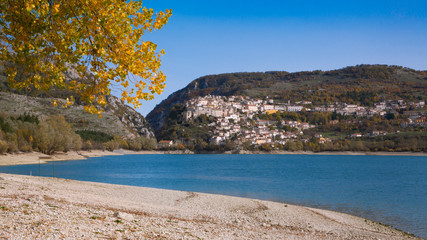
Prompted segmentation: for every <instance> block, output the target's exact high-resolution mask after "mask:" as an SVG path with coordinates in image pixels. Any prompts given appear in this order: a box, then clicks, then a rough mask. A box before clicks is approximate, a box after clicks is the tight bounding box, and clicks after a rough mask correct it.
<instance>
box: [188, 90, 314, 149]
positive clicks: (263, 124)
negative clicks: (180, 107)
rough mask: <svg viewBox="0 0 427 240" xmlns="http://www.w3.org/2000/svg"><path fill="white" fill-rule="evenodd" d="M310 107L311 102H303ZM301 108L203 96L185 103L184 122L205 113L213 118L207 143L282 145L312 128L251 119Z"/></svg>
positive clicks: (266, 101)
mask: <svg viewBox="0 0 427 240" xmlns="http://www.w3.org/2000/svg"><path fill="white" fill-rule="evenodd" d="M304 104H311V102H304ZM303 108H304V106H302V105H296V104H290V103H288V104H274V101H273V100H268V99H267V100H261V99H250V98H249V97H245V96H231V97H223V96H211V95H209V96H205V97H197V98H194V99H191V100H189V101H187V102H186V109H187V110H186V112H185V113H184V117H185V119H186V120H189V119H191V118H195V117H198V116H199V115H202V114H205V115H208V116H214V117H216V122H214V123H211V127H214V129H215V130H213V134H212V139H211V141H212V142H214V143H216V144H223V143H225V142H226V141H227V140H233V141H238V142H240V143H243V142H247V141H249V142H250V143H251V144H254V145H261V144H264V143H273V142H274V143H278V144H285V143H286V141H287V140H288V139H292V138H297V136H298V135H300V134H302V131H303V130H305V129H308V128H313V127H314V125H310V124H308V123H304V122H297V121H283V120H282V121H281V122H280V123H278V122H276V121H267V120H255V119H254V116H255V114H258V113H260V112H262V113H274V112H277V111H292V112H298V111H302V109H303ZM279 126H289V127H291V128H294V130H295V131H285V130H283V129H282V128H280V127H279Z"/></svg>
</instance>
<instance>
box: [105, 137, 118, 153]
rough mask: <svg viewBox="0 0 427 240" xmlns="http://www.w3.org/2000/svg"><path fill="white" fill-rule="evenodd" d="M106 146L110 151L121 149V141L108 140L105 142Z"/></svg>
mask: <svg viewBox="0 0 427 240" xmlns="http://www.w3.org/2000/svg"><path fill="white" fill-rule="evenodd" d="M104 147H105V148H106V149H107V150H108V151H111V152H112V151H114V150H116V149H119V143H118V142H116V141H114V140H111V141H108V142H106V143H104Z"/></svg>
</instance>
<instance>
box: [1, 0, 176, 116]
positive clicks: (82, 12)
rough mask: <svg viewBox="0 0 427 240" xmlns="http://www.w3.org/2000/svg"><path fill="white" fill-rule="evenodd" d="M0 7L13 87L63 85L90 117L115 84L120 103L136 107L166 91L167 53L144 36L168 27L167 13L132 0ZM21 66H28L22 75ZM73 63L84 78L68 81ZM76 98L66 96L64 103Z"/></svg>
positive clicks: (30, 0)
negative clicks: (164, 62) (163, 61)
mask: <svg viewBox="0 0 427 240" xmlns="http://www.w3.org/2000/svg"><path fill="white" fill-rule="evenodd" d="M49 3H51V4H49ZM4 6H5V8H0V15H1V16H2V19H1V20H0V28H1V29H2V31H3V32H2V34H0V46H1V51H0V60H1V61H5V62H10V63H12V67H11V69H9V70H8V71H6V72H7V74H8V80H9V83H10V84H12V85H13V87H17V88H24V87H30V86H33V87H35V88H36V89H42V90H49V88H51V87H54V86H56V87H59V88H65V89H68V90H70V91H72V92H74V93H76V94H78V95H79V96H80V97H81V99H82V100H83V101H85V102H86V103H87V106H86V107H85V110H86V111H88V112H91V113H94V114H95V113H96V114H100V110H99V108H100V107H99V106H102V105H105V104H106V100H105V97H104V96H105V95H106V94H109V92H110V88H111V87H112V85H111V84H112V83H114V84H116V83H117V84H116V85H114V86H119V89H120V90H121V91H122V100H123V101H126V102H127V103H129V104H132V105H133V106H135V107H139V106H140V105H141V100H149V99H153V97H154V94H160V93H161V92H162V91H163V89H164V87H165V85H164V81H165V76H164V75H163V74H162V73H161V72H159V68H160V65H161V62H160V57H161V56H162V55H163V54H165V52H164V50H160V52H158V53H157V52H156V48H157V45H156V44H154V43H152V42H150V41H141V37H142V36H143V35H144V34H145V33H146V32H147V31H148V32H151V31H152V30H156V29H160V28H161V27H162V26H163V25H164V24H166V23H167V21H168V19H169V17H170V16H171V14H172V11H171V10H166V11H164V12H159V13H157V14H155V13H154V11H153V9H147V8H145V7H143V6H142V2H141V1H133V0H130V1H121V0H91V1H88V0H76V1H68V0H56V1H53V4H52V2H50V1H49V0H26V1H25V5H24V8H25V9H24V11H23V9H22V6H21V5H20V4H19V1H6V2H5V3H4ZM6 36H7V37H6ZM19 66H25V68H24V71H23V72H18V69H19ZM70 68H72V72H73V74H74V75H75V76H76V77H80V78H84V79H85V80H81V79H80V80H73V79H67V78H66V75H65V72H66V71H68V70H70ZM20 71H21V70H20ZM18 73H19V74H18ZM18 75H19V76H20V77H19V78H18ZM148 84H149V85H150V88H148V89H146V86H147V85H148ZM73 102H74V99H72V98H71V97H70V98H69V99H67V100H66V102H65V103H64V104H62V105H64V106H69V105H71V104H72V103H73ZM53 104H54V105H58V102H57V101H54V102H53Z"/></svg>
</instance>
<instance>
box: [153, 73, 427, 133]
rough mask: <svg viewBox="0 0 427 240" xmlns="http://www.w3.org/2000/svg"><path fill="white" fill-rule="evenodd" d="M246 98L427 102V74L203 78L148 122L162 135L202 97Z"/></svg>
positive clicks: (157, 110)
mask: <svg viewBox="0 0 427 240" xmlns="http://www.w3.org/2000/svg"><path fill="white" fill-rule="evenodd" d="M206 95H217V96H232V95H235V96H237V95H242V96H248V97H251V98H260V99H263V98H265V97H270V98H272V99H275V100H277V101H285V102H287V101H291V102H297V101H310V102H312V103H313V105H324V104H328V103H335V102H345V103H348V104H357V105H361V106H372V105H373V104H374V103H375V102H380V101H384V100H397V99H402V100H405V101H417V100H425V99H427V71H416V70H413V69H409V68H405V67H400V66H387V65H357V66H351V67H346V68H343V69H338V70H332V71H320V70H318V71H310V72H308V71H306V72H295V73H289V72H284V71H282V72H280V71H274V72H253V73H227V74H219V75H209V76H204V77H200V78H198V79H196V80H194V81H192V82H191V83H190V84H188V85H187V86H186V87H185V88H183V89H181V90H179V91H176V92H174V93H173V94H171V95H170V96H169V97H168V98H167V99H166V100H163V101H162V102H161V103H160V104H158V105H157V106H156V107H155V108H154V109H153V110H152V111H151V112H150V113H149V114H148V115H147V120H148V122H149V123H150V124H151V126H152V127H153V128H154V130H155V133H156V134H159V133H160V131H161V129H162V127H163V125H164V123H165V121H166V120H167V118H168V117H169V114H170V111H171V109H172V108H173V107H174V106H175V105H176V104H180V103H184V102H185V101H187V100H189V99H192V98H194V97H198V96H206Z"/></svg>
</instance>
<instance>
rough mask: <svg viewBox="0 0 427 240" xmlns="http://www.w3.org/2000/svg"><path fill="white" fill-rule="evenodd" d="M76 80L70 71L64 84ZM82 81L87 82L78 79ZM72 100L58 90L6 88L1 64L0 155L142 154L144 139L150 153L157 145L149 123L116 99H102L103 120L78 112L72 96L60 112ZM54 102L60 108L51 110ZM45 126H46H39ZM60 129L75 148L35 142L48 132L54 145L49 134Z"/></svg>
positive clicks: (80, 107)
mask: <svg viewBox="0 0 427 240" xmlns="http://www.w3.org/2000/svg"><path fill="white" fill-rule="evenodd" d="M76 76H77V75H76V74H74V73H73V70H72V68H71V70H70V71H69V72H68V73H67V77H68V79H75V78H76ZM81 81H88V80H87V79H81ZM71 95H73V93H71V92H69V91H65V90H63V89H58V88H56V89H52V90H50V91H48V92H46V91H41V90H35V89H32V88H27V89H20V90H19V89H12V88H10V87H9V85H8V84H7V81H6V75H5V73H4V71H3V66H2V65H1V64H0V120H1V123H2V127H1V128H0V141H1V142H0V145H3V148H1V147H0V152H5V151H8V152H14V151H18V150H20V151H31V150H37V151H42V152H46V153H49V154H50V153H53V152H55V151H67V150H72V149H80V148H82V147H83V148H87V149H90V148H101V149H105V148H106V149H110V150H114V149H116V148H118V147H122V148H127V149H134V150H141V149H143V148H144V147H143V144H142V143H141V142H143V141H145V139H151V140H149V141H148V142H149V144H150V148H153V145H154V147H155V144H156V140H155V139H154V133H153V131H152V130H151V127H150V125H149V123H148V122H147V121H146V120H145V118H144V117H143V116H142V115H141V114H140V113H138V112H137V111H135V110H134V109H133V108H131V107H129V106H127V105H125V104H124V103H123V102H122V101H120V100H119V99H118V98H116V97H114V96H111V95H109V96H106V100H107V104H106V105H105V107H104V108H103V110H104V112H103V113H102V117H99V116H98V115H96V114H95V115H93V114H90V113H87V112H86V111H85V110H84V108H83V107H84V103H83V102H81V101H80V98H79V96H77V95H75V94H74V98H75V99H76V101H75V104H74V105H72V106H68V107H67V108H63V107H62V106H61V105H62V104H65V103H66V98H68V97H70V96H71ZM53 100H56V101H57V102H58V103H59V106H57V107H55V106H53V104H52V103H53ZM26 118H30V119H36V120H37V121H32V122H31V123H28V121H23V120H24V119H26ZM46 123H50V124H49V125H47V126H44V125H45V124H46ZM58 124H59V126H62V127H59V128H56V129H55V128H54V126H56V125H58ZM63 129H68V130H69V131H68V130H67V132H61V133H58V134H63V135H64V137H68V138H70V139H74V140H75V141H74V142H75V143H63V142H61V141H59V140H58V141H57V142H58V144H59V145H61V147H53V149H42V148H41V147H40V146H39V145H38V144H37V143H36V142H35V141H36V140H37V139H41V138H42V137H40V136H42V135H40V134H41V132H40V131H42V130H43V131H44V130H46V131H47V133H46V134H45V135H46V136H49V137H48V138H49V141H51V140H52V141H56V140H55V139H56V138H55V136H54V135H55V134H54V132H55V131H56V132H58V131H59V130H63ZM21 130H23V131H24V132H26V135H25V134H24V135H25V137H22V136H21V135H22V134H21V133H20V132H21ZM53 130H55V131H53ZM46 131H45V132H46ZM52 131H53V132H52ZM39 133H40V134H39ZM37 134H38V135H37ZM37 136H39V138H37ZM20 138H21V140H22V141H21V140H20ZM141 139H144V140H141ZM144 143H145V142H144ZM51 145H52V144H51ZM145 145H146V144H145ZM4 146H6V147H4ZM2 149H3V151H2Z"/></svg>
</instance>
